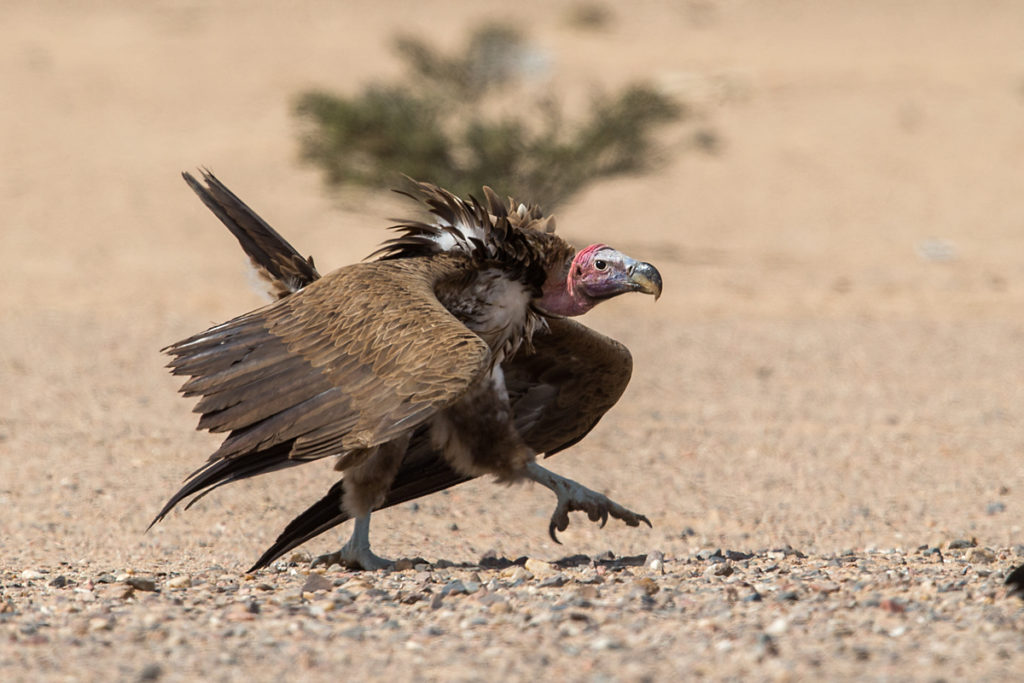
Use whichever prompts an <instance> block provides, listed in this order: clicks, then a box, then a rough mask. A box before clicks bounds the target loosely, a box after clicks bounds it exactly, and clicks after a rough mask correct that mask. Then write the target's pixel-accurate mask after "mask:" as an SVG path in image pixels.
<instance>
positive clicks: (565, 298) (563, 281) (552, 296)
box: [538, 276, 597, 318]
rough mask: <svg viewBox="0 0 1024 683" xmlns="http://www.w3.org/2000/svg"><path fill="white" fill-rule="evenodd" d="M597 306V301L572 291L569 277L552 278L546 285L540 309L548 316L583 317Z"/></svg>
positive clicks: (577, 290)
mask: <svg viewBox="0 0 1024 683" xmlns="http://www.w3.org/2000/svg"><path fill="white" fill-rule="evenodd" d="M596 305H597V301H596V300H594V299H591V298H590V297H588V296H586V295H585V294H583V293H582V292H580V291H579V288H578V287H577V288H575V289H574V290H572V291H570V288H569V279H568V277H564V278H563V277H561V276H559V277H557V278H555V277H552V278H548V281H547V282H545V283H544V291H543V297H542V298H541V300H540V303H539V304H538V308H540V310H542V311H543V312H544V313H547V314H548V315H557V316H562V317H566V318H568V317H572V316H576V315H583V314H584V313H586V312H587V311H589V310H590V309H591V308H593V307H594V306H596Z"/></svg>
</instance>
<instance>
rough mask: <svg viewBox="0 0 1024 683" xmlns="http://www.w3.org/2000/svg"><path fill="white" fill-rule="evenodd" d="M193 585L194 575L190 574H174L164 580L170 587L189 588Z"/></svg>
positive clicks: (165, 584)
mask: <svg viewBox="0 0 1024 683" xmlns="http://www.w3.org/2000/svg"><path fill="white" fill-rule="evenodd" d="M191 585H192V577H191V576H189V575H188V574H182V575H180V576H172V577H171V578H169V579H167V581H165V582H164V586H166V587H167V588H170V589H172V590H173V589H177V588H188V587H190V586H191Z"/></svg>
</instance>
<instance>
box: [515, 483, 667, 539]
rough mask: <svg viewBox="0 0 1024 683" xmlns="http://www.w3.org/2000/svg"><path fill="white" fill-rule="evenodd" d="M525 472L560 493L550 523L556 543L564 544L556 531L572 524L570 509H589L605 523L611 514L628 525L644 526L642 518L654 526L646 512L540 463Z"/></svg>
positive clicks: (593, 518) (563, 529)
mask: <svg viewBox="0 0 1024 683" xmlns="http://www.w3.org/2000/svg"><path fill="white" fill-rule="evenodd" d="M525 474H526V478H527V479H530V480H531V481H535V482H537V483H538V484H541V485H542V486H545V487H547V488H549V489H551V490H552V491H554V492H555V495H556V496H558V504H557V505H556V506H555V512H554V513H553V514H552V515H551V524H550V525H549V526H548V533H549V534H550V535H551V540H553V541H554V542H555V543H558V544H561V541H559V540H558V536H556V535H555V531H556V530H557V531H565V530H566V529H568V528H569V513H570V512H573V511H580V512H586V513H587V516H588V517H590V521H592V522H596V521H598V520H601V526H604V525H605V523H606V522H607V521H608V516H609V515H610V516H612V517H614V518H615V519H621V520H622V521H623V522H625V523H626V525H627V526H640V522H643V523H644V524H646V525H647V526H651V521H650V520H649V519H647V518H646V517H645V516H643V515H641V514H638V513H636V512H633V511H632V510H627V509H626V508H624V507H622V506H621V505H619V504H618V503H616V502H615V501H613V500H611V499H610V498H608V497H607V496H605V495H603V494H600V493H598V492H597V491H592V490H590V489H588V488H587V487H586V486H583V485H582V484H579V483H577V482H575V481H573V480H572V479H566V478H565V477H561V476H559V475H557V474H555V473H554V472H552V471H551V470H548V469H545V468H543V467H541V466H540V465H538V464H537V463H530V464H529V465H527V466H526V472H525Z"/></svg>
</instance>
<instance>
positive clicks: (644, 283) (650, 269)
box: [626, 261, 661, 301]
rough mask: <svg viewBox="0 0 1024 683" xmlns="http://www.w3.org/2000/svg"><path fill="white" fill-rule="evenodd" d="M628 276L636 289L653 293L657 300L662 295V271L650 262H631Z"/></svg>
mask: <svg viewBox="0 0 1024 683" xmlns="http://www.w3.org/2000/svg"><path fill="white" fill-rule="evenodd" d="M626 277H627V278H628V279H627V282H628V283H629V284H630V285H631V286H632V288H633V290H634V291H637V292H644V293H645V294H653V295H654V300H655V301H657V300H658V297H659V296H661V273H659V272H658V269H657V268H655V267H654V266H652V265H651V264H650V263H646V262H644V261H635V262H633V263H631V264H629V267H628V268H627V269H626Z"/></svg>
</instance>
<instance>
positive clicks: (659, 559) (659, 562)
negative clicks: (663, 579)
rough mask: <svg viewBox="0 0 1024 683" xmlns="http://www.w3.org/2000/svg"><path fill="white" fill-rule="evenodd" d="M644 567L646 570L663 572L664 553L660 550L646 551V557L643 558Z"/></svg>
mask: <svg viewBox="0 0 1024 683" xmlns="http://www.w3.org/2000/svg"><path fill="white" fill-rule="evenodd" d="M644 567H645V568H646V569H647V571H650V572H657V573H659V574H664V573H665V554H664V553H663V552H661V551H660V550H652V551H651V552H649V553H647V557H646V558H644Z"/></svg>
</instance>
